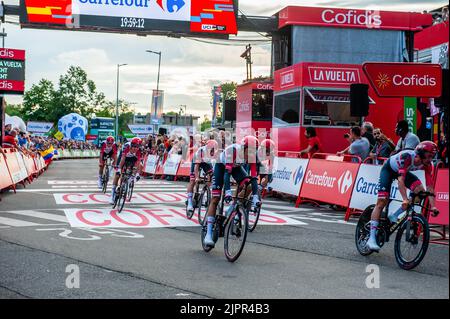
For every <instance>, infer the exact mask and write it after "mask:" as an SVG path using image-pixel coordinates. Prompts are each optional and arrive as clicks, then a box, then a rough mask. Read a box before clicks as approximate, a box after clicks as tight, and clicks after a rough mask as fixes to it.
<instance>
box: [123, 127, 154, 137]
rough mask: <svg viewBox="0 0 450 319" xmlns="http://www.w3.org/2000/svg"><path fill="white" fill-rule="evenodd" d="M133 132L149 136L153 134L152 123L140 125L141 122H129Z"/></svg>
mask: <svg viewBox="0 0 450 319" xmlns="http://www.w3.org/2000/svg"><path fill="white" fill-rule="evenodd" d="M128 127H129V129H130V131H131V133H133V134H136V135H143V136H145V137H147V135H148V134H153V126H152V125H139V124H128Z"/></svg>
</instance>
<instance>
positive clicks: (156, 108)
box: [145, 50, 161, 116]
mask: <svg viewBox="0 0 450 319" xmlns="http://www.w3.org/2000/svg"><path fill="white" fill-rule="evenodd" d="M145 52H148V53H153V54H157V55H158V56H159V61H158V79H157V80H156V94H157V95H156V100H155V110H154V111H155V116H156V115H157V112H158V99H159V74H160V70H161V51H159V52H155V51H151V50H145Z"/></svg>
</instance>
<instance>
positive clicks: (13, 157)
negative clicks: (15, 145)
mask: <svg viewBox="0 0 450 319" xmlns="http://www.w3.org/2000/svg"><path fill="white" fill-rule="evenodd" d="M4 152H5V153H6V163H7V165H8V170H9V173H10V175H11V179H12V181H13V186H14V185H15V184H18V183H20V182H23V181H24V180H25V179H26V178H27V177H28V176H27V172H26V169H25V167H23V168H22V169H21V165H20V164H19V161H18V160H17V154H18V151H17V150H15V149H11V148H10V149H5V151H4ZM22 164H23V163H22Z"/></svg>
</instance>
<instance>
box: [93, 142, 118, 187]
mask: <svg viewBox="0 0 450 319" xmlns="http://www.w3.org/2000/svg"><path fill="white" fill-rule="evenodd" d="M117 151H118V147H117V144H116V142H115V140H114V137H112V136H108V138H107V139H106V141H105V142H103V143H102V146H101V150H100V159H99V165H98V166H99V170H98V188H102V175H103V168H104V167H105V163H106V160H107V159H108V158H111V159H112V160H113V167H114V166H116V164H117Z"/></svg>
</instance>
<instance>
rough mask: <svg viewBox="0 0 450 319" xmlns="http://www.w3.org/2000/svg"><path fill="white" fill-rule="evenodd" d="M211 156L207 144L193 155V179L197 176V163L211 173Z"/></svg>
mask: <svg viewBox="0 0 450 319" xmlns="http://www.w3.org/2000/svg"><path fill="white" fill-rule="evenodd" d="M211 160H212V158H211V156H208V154H207V149H206V146H203V147H200V148H199V149H198V150H197V151H196V152H195V153H194V156H193V157H192V163H191V173H190V178H191V180H192V179H194V178H195V165H196V164H198V165H199V166H200V169H201V170H202V171H203V172H204V173H205V174H209V173H210V172H211V171H212V164H211Z"/></svg>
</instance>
